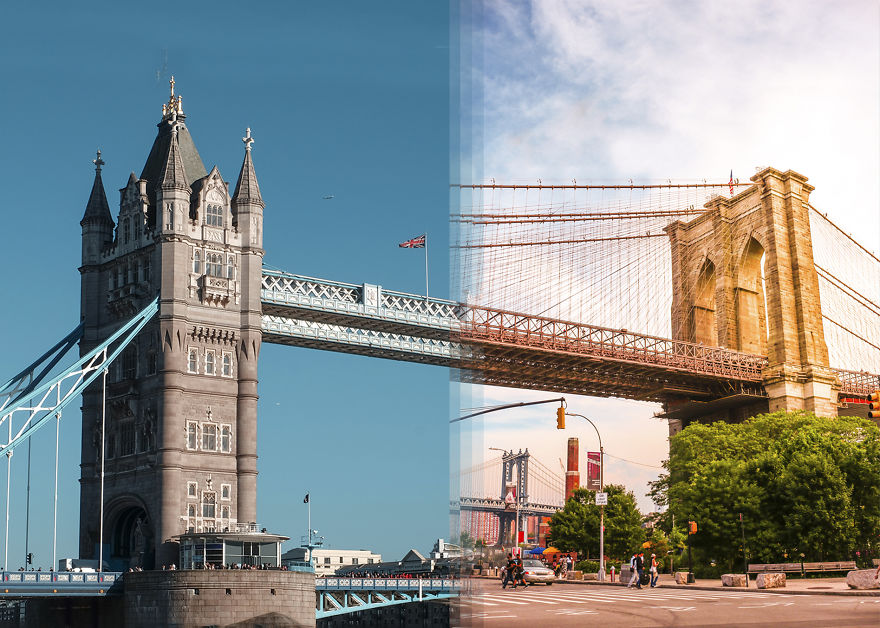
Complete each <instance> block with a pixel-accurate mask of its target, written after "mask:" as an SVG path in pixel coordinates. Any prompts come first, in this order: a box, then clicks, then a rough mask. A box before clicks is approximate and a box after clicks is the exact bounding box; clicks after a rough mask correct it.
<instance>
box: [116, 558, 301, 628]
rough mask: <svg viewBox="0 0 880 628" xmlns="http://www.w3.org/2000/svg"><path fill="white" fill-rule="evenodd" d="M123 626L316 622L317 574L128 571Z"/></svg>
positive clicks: (286, 626)
mask: <svg viewBox="0 0 880 628" xmlns="http://www.w3.org/2000/svg"><path fill="white" fill-rule="evenodd" d="M123 582H124V583H125V598H124V608H125V611H124V626H125V628H153V627H155V626H174V627H175V628H202V627H203V626H236V628H239V627H240V628H244V627H246V626H247V627H251V626H253V627H256V626H261V627H265V628H269V627H270V626H271V627H272V628H281V627H284V628H293V627H297V628H299V627H300V626H309V627H313V626H315V576H314V575H313V574H308V573H300V572H295V571H243V570H241V571H240V570H236V569H232V570H226V569H224V570H217V571H213V570H208V571H202V570H192V571H142V572H134V573H127V574H125V576H124V577H123Z"/></svg>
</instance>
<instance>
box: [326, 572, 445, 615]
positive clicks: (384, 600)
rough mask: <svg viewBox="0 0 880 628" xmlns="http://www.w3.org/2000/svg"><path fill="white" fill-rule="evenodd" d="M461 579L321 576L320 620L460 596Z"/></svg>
mask: <svg viewBox="0 0 880 628" xmlns="http://www.w3.org/2000/svg"><path fill="white" fill-rule="evenodd" d="M460 591H461V580H453V579H450V578H425V579H417V580H414V579H411V578H318V579H317V580H316V581H315V607H316V608H315V616H316V618H317V619H322V618H324V617H333V616H335V615H344V614H346V613H356V612H358V611H365V610H369V609H371V608H380V607H384V606H392V605H395V604H409V603H412V602H431V601H437V600H445V599H450V598H454V597H458V595H459V593H460Z"/></svg>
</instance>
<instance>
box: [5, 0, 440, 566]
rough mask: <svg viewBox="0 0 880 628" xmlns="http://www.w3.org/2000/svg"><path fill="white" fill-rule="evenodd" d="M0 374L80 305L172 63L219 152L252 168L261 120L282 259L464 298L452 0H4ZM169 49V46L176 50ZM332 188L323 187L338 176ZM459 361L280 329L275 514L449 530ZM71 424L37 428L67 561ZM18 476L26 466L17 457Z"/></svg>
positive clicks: (46, 513)
mask: <svg viewBox="0 0 880 628" xmlns="http://www.w3.org/2000/svg"><path fill="white" fill-rule="evenodd" d="M2 16H3V21H4V23H5V24H7V26H10V25H14V28H7V30H6V33H5V35H4V38H3V41H2V43H0V48H2V53H3V54H2V61H0V63H2V75H0V76H2V82H3V84H4V93H6V97H5V98H3V99H2V102H0V112H2V116H3V118H4V119H5V120H6V123H5V124H4V142H5V144H6V150H4V151H2V154H0V171H2V173H3V184H4V185H3V187H4V203H3V204H4V212H3V213H4V221H5V224H4V230H3V232H4V234H6V238H5V244H6V250H5V253H4V256H5V259H6V261H7V267H6V271H5V272H4V273H3V275H2V289H3V291H4V293H5V294H6V295H7V307H5V308H4V309H3V311H2V313H0V323H2V326H3V329H5V330H6V333H5V335H4V351H3V354H2V357H0V372H3V373H6V374H7V376H8V375H11V374H12V373H13V372H15V371H16V369H17V368H21V367H22V366H24V365H25V364H27V363H28V362H29V361H30V360H31V359H32V358H33V357H35V356H36V355H38V354H39V353H40V352H41V351H42V350H43V349H44V348H46V347H48V346H49V345H51V344H52V343H54V342H55V341H56V339H58V338H60V337H61V336H63V335H64V334H65V333H67V332H68V331H69V330H70V329H71V328H73V327H74V326H75V325H76V323H77V321H78V317H79V274H78V272H77V266H78V264H79V260H80V235H79V234H80V227H79V220H80V218H81V217H82V213H83V210H84V209H85V203H86V201H87V199H88V194H89V190H90V189H91V185H92V179H93V175H94V168H93V165H92V163H91V160H92V159H93V158H94V154H95V150H96V149H97V148H99V147H100V148H101V150H102V151H103V158H104V160H105V161H106V164H107V165H106V166H105V168H104V177H103V178H104V182H105V186H106V189H107V196H108V198H109V200H110V204H111V210H112V211H113V213H114V216H115V214H116V211H118V194H117V192H116V190H117V189H119V188H121V187H122V186H123V185H124V184H125V183H126V181H127V178H128V174H129V172H131V171H134V172H135V173H137V174H140V171H141V168H142V167H143V164H144V162H145V160H146V157H147V154H148V152H149V150H150V146H151V143H152V141H153V138H154V136H155V133H156V127H155V125H156V123H157V122H158V121H159V119H160V115H161V106H162V103H163V102H165V101H167V98H168V78H169V77H170V75H171V74H174V76H175V79H176V91H177V93H179V94H182V96H183V107H184V111H185V113H186V114H187V126H188V127H189V129H190V132H191V133H192V135H193V138H194V140H195V143H196V146H197V147H198V149H199V151H200V153H201V156H202V160H203V161H204V163H205V165H206V166H207V168H208V169H209V170H210V168H211V166H212V165H213V164H217V166H218V167H219V168H220V171H221V173H222V174H223V176H224V178H225V179H226V180H228V181H231V182H232V184H233V185H234V182H235V180H236V177H237V174H238V169H239V167H240V165H241V160H242V156H243V147H242V143H241V140H240V138H241V137H242V135H243V134H244V130H245V127H248V126H249V127H251V129H252V132H253V136H254V138H255V140H256V141H255V143H254V148H253V159H254V164H255V168H256V172H257V176H258V178H259V181H260V186H261V189H262V193H263V198H264V200H265V202H266V210H265V239H264V244H265V249H266V257H265V261H266V263H268V264H271V265H272V266H274V267H277V268H281V269H283V270H286V271H290V272H294V273H300V274H305V275H310V276H315V277H324V278H328V279H333V280H337V281H345V282H351V283H364V282H368V283H377V284H380V285H382V286H384V287H386V288H389V289H393V290H402V291H407V292H415V293H419V292H423V291H424V259H423V257H422V251H412V250H405V249H399V248H397V243H398V242H401V241H403V240H406V239H409V238H411V237H414V236H416V235H419V234H421V233H423V232H425V231H427V232H428V233H429V245H430V252H431V259H430V266H431V293H432V294H435V295H437V296H447V295H448V287H447V286H448V261H447V254H446V243H447V240H448V235H447V232H448V221H447V207H448V196H449V194H448V183H449V177H448V171H449V150H448V137H449V126H448V118H449V87H448V86H449V49H448V38H449V17H448V9H447V7H446V5H445V3H442V2H425V1H422V2H402V1H400V2H381V3H351V2H321V3H317V2H309V3H306V2H292V3H273V4H271V5H268V4H267V5H260V4H257V3H244V4H243V3H238V2H235V3H234V2H212V3H209V4H201V5H198V4H195V3H178V4H176V5H174V7H173V8H172V7H166V6H160V5H149V6H147V5H137V6H135V7H132V6H130V5H127V4H124V3H111V2H106V3H95V2H89V3H80V4H76V5H72V4H70V3H60V2H58V3H52V4H51V5H49V6H48V7H47V6H46V5H45V4H40V5H39V6H37V5H31V4H28V3H19V4H12V5H4V8H3V9H2ZM166 59H167V61H166ZM331 194H332V195H333V196H334V198H333V199H332V200H323V199H322V197H323V196H325V195H331ZM448 392H449V374H448V371H447V370H446V369H442V368H439V367H430V366H417V365H412V364H407V363H397V362H391V361H382V360H375V359H369V358H364V357H358V356H346V355H343V354H337V353H324V352H318V351H310V350H306V349H295V348H290V347H282V346H271V345H264V348H263V351H262V355H261V360H260V395H261V398H260V405H259V456H260V459H259V463H258V464H259V472H260V475H259V485H258V488H259V498H258V499H259V503H258V517H259V519H260V523H261V525H264V526H266V527H268V528H269V529H270V530H272V531H275V532H278V533H281V534H287V535H289V536H291V537H293V539H295V540H296V541H297V544H298V542H299V538H300V536H301V535H304V534H305V532H306V507H305V505H304V504H303V503H302V498H303V495H304V494H305V493H306V491H310V492H311V495H312V523H313V527H315V528H318V529H319V530H320V531H321V533H322V534H323V535H325V537H326V539H327V541H328V542H329V543H330V544H331V545H332V546H334V547H345V548H369V549H372V550H374V551H378V552H380V553H382V554H383V556H387V557H389V558H400V557H401V556H402V555H403V554H404V553H405V552H406V551H407V550H408V549H409V548H410V547H415V548H417V549H419V550H421V551H426V550H429V549H430V546H431V543H432V542H433V540H434V539H436V538H437V537H439V536H445V535H446V533H447V530H448V514H447V511H448V502H447V496H448V480H447V468H448V452H449V444H448V443H449V436H448V428H447V422H446V421H447V419H448V413H449V409H448ZM79 430H80V417H79V411H78V410H77V409H74V407H73V406H72V407H71V409H70V410H69V411H68V412H67V413H66V414H65V416H64V418H63V420H62V446H61V478H62V480H61V487H62V488H61V496H60V514H59V543H58V556H59V557H63V556H74V555H75V554H76V551H77V538H78V524H77V521H78V516H79V497H78V496H79V493H78V483H77V478H78V477H79V467H78V464H79ZM53 454H54V430H51V428H49V429H47V430H44V432H43V433H41V434H39V435H38V436H37V437H36V438H35V440H34V444H33V455H34V464H33V479H32V492H31V543H30V549H31V551H32V552H34V553H35V554H36V558H37V564H39V565H42V566H43V567H44V568H47V567H48V566H49V563H50V561H51V534H52V528H51V518H52V491H51V486H52V484H51V482H52V471H53V469H52V464H51V460H52V456H53ZM25 459H26V448H24V449H20V450H19V451H17V452H16V454H15V456H14V458H13V491H12V493H13V506H12V513H11V520H12V521H11V526H10V559H9V564H10V566H13V567H17V566H18V565H19V564H20V563H21V561H22V560H23V558H19V557H23V555H24V513H25V506H24V495H25V490H24V488H25V469H26V467H25ZM2 475H3V476H4V479H5V470H4V471H3V472H2Z"/></svg>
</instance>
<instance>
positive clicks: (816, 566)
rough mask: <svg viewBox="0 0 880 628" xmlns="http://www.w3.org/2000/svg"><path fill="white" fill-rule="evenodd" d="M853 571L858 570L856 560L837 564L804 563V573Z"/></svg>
mask: <svg viewBox="0 0 880 628" xmlns="http://www.w3.org/2000/svg"><path fill="white" fill-rule="evenodd" d="M853 569H857V567H856V561H854V560H850V561H842V562H836V563H804V572H808V571H809V572H819V571H852V570H853Z"/></svg>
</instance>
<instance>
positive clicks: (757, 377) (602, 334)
mask: <svg viewBox="0 0 880 628" xmlns="http://www.w3.org/2000/svg"><path fill="white" fill-rule="evenodd" d="M261 298H262V304H263V324H262V326H263V340H264V341H265V342H271V343H276V344H285V345H291V346H300V347H310V348H315V349H324V350H328V349H329V350H332V351H340V352H345V353H355V354H361V355H368V356H372V357H382V358H388V359H395V360H406V361H413V362H421V363H425V364H434V365H438V366H448V367H452V368H456V369H459V373H458V376H459V378H460V380H461V381H464V382H475V383H482V384H490V385H495V386H509V387H514V388H526V389H532V390H546V391H552V392H560V393H571V394H582V395H592V396H598V397H625V398H629V399H639V400H644V401H655V402H663V401H669V400H674V399H682V398H685V399H698V400H700V399H702V400H711V399H721V398H724V397H735V396H737V395H739V396H743V398H744V399H746V400H748V399H749V398H755V397H758V398H763V397H765V396H766V393H765V392H764V388H763V385H762V381H763V370H764V368H765V367H766V366H767V359H766V358H765V357H764V356H759V355H752V354H748V353H742V352H739V351H733V350H731V349H725V348H721V347H710V346H706V345H702V344H695V343H691V342H685V341H681V340H670V339H668V338H659V337H656V336H648V335H645V334H638V333H635V332H631V331H627V330H625V329H609V328H605V327H598V326H595V325H587V324H583V323H573V322H566V321H559V320H555V319H550V318H544V317H540V316H531V315H527V314H519V313H515V312H506V311H503V310H498V309H494V308H488V307H480V306H474V305H466V304H461V303H457V302H455V301H449V300H446V299H438V298H426V297H424V296H419V295H414V294H408V293H404V292H396V291H391V290H386V289H384V288H382V287H381V286H378V285H373V284H361V285H358V284H348V283H341V282H336V281H329V280H326V279H317V278H314V277H305V276H301V275H293V274H290V273H285V272H282V271H276V270H267V269H264V271H263V285H262V292H261ZM835 373H836V374H837V376H838V378H839V379H840V381H841V390H840V396H841V397H849V398H865V397H867V396H868V395H869V394H870V392H871V391H872V390H875V389H877V388H880V376H877V375H872V374H869V373H857V372H852V371H844V370H835Z"/></svg>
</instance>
